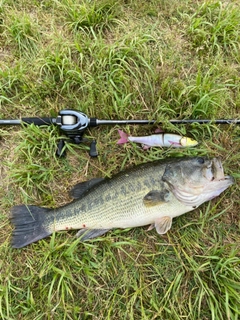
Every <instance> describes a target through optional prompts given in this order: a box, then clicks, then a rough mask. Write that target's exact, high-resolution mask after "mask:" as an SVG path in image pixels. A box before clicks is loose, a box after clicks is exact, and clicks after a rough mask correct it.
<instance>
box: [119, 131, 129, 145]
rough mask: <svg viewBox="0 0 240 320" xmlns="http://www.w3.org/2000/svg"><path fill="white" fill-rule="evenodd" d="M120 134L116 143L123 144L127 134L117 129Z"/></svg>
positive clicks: (126, 140)
mask: <svg viewBox="0 0 240 320" xmlns="http://www.w3.org/2000/svg"><path fill="white" fill-rule="evenodd" d="M118 133H119V135H120V139H119V140H118V142H117V144H123V143H127V142H128V135H127V133H125V132H123V131H122V130H118Z"/></svg>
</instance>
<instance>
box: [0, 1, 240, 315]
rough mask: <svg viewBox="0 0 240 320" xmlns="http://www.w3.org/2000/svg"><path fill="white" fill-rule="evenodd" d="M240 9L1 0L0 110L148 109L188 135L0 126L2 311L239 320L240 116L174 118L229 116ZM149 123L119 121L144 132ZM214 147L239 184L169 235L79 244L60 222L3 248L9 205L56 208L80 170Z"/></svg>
mask: <svg viewBox="0 0 240 320" xmlns="http://www.w3.org/2000/svg"><path fill="white" fill-rule="evenodd" d="M239 35H240V8H239V2H238V1H237V0H235V1H224V0H223V1H201V0H199V1H193V0H192V1H191V0H188V1H187V0H183V1H175V0H173V1H171V2H169V1H165V0H161V1H157V0H152V1H147V2H146V1H140V0H135V1H134V0H131V1H127V0H126V1H124V0H119V1H116V0H98V1H91V0H88V1H87V0H85V1H80V0H79V1H77V0H62V1H57V0H52V1H49V0H43V1H35V0H34V1H32V0H2V1H1V2H0V119H20V118H24V117H34V116H52V117H55V116H56V115H57V113H58V112H59V111H60V110H62V109H68V108H70V109H76V110H78V111H82V112H84V113H86V114H87V115H88V116H89V117H97V118H98V119H149V120H152V119H156V120H158V121H161V122H162V124H161V126H160V127H161V128H162V129H163V130H164V131H165V132H172V133H179V134H182V135H187V136H189V137H192V138H194V139H196V140H197V141H198V142H199V145H198V146H197V147H194V148H186V149H173V148H168V149H162V148H152V149H150V150H147V151H143V150H142V149H141V148H139V146H137V145H135V144H131V143H129V144H126V145H124V146H122V145H117V140H118V138H119V137H118V132H117V129H119V128H120V126H99V127H97V128H92V129H90V130H87V131H86V133H85V137H86V138H88V139H89V140H90V141H91V140H92V139H96V141H97V148H98V152H99V156H98V157H97V158H90V157H89V154H88V152H89V143H86V144H81V145H78V146H76V145H72V144H67V146H66V147H67V155H66V157H65V158H61V159H59V158H57V157H56V155H55V151H56V146H57V143H58V141H59V140H60V139H62V138H63V136H64V135H63V133H62V132H59V130H58V128H56V127H54V126H49V127H45V128H42V127H41V128H40V127H34V126H32V125H31V126H1V127H0V147H1V158H0V173H1V179H0V198H1V203H0V208H1V211H0V226H1V234H0V269H1V274H0V316H1V318H2V319H31V320H32V319H171V320H172V319H222V320H226V319H235V320H237V319H238V318H239V316H240V304H239V294H240V283H239V279H240V267H239V265H240V256H239V244H240V232H239V229H240V220H239V209H240V201H239V178H240V174H239V159H240V156H239V142H240V138H239V132H240V129H239V125H235V124H233V125H228V124H227V125H215V124H214V123H211V124H208V125H199V124H197V123H195V124H193V125H188V126H186V125H178V126H174V125H172V124H170V123H169V122H168V120H170V119H204V118H206V119H211V120H215V119H230V118H232V119H239V110H240V81H239V80H240V78H239V74H240V66H239V62H240V53H239V52H240V50H239V43H240V36H239ZM158 127H159V126H157V125H154V126H130V125H128V126H124V127H121V129H122V130H124V131H126V132H127V133H128V134H132V135H136V136H140V135H149V134H152V133H153V132H154V130H155V129H156V128H158ZM196 155H200V156H202V155H204V156H209V157H220V158H221V159H222V161H223V166H224V170H225V172H226V174H229V175H232V176H233V177H234V178H235V184H234V185H233V186H232V187H230V188H229V189H228V190H226V191H225V192H224V193H223V194H222V195H220V196H219V197H218V198H216V199H214V200H212V201H210V202H208V203H205V204H203V205H202V206H201V207H200V208H198V209H196V210H195V211H193V212H192V213H189V214H186V215H184V216H181V217H179V218H176V219H175V220H174V222H173V227H172V229H171V230H170V231H169V232H168V233H167V235H164V236H159V235H158V234H157V233H156V232H155V230H152V231H147V227H146V228H135V229H131V230H115V231H112V232H109V233H108V234H107V235H105V236H103V237H100V238H98V239H95V240H92V241H89V242H86V243H81V242H79V240H76V238H75V232H62V233H58V234H56V235H54V236H52V237H50V238H46V239H44V240H41V241H39V242H37V243H35V244H32V245H30V246H28V247H26V248H23V249H13V248H11V232H12V225H11V223H10V221H9V213H10V210H11V207H12V206H14V205H17V204H21V203H27V204H35V205H39V206H45V207H58V206H61V205H64V204H66V203H68V202H69V201H71V197H70V196H69V190H70V189H71V187H72V186H73V185H75V184H76V183H78V182H80V181H84V180H88V179H91V178H93V177H106V176H107V177H111V176H112V175H113V174H115V173H117V172H119V171H120V170H124V169H125V168H128V167H130V166H134V165H136V164H139V163H142V162H147V161H152V160H156V159H165V158H169V157H182V156H196Z"/></svg>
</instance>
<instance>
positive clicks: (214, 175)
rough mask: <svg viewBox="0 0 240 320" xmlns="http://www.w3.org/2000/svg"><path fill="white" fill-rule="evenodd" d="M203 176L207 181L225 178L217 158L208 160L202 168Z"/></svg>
mask: <svg viewBox="0 0 240 320" xmlns="http://www.w3.org/2000/svg"><path fill="white" fill-rule="evenodd" d="M203 176H204V177H205V178H206V179H207V180H208V181H213V180H218V181H219V180H223V179H225V176H224V170H223V166H222V162H221V160H220V159H219V158H214V159H212V160H210V161H209V164H208V165H207V166H206V167H205V168H204V169H203Z"/></svg>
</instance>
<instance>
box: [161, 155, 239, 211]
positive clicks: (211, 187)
mask: <svg viewBox="0 0 240 320" xmlns="http://www.w3.org/2000/svg"><path fill="white" fill-rule="evenodd" d="M197 161H198V163H200V165H199V166H198V168H199V171H198V174H197V175H196V176H195V172H194V171H195V170H193V171H192V176H191V175H190V176H189V175H187V174H186V173H184V170H185V169H184V168H182V170H183V171H182V179H179V180H180V183H178V182H177V181H176V180H175V181H174V182H175V183H174V184H173V183H171V182H170V181H166V180H165V182H167V183H168V185H169V186H170V189H171V191H172V192H173V194H174V195H175V197H176V198H177V199H178V200H179V201H180V202H182V203H183V204H185V205H187V206H192V207H194V208H196V207H198V206H199V205H201V204H202V203H203V202H205V201H209V200H211V199H213V198H215V197H217V196H218V195H220V194H221V193H222V192H223V191H224V190H225V189H227V188H228V187H229V186H230V185H232V184H233V183H234V179H233V177H231V176H228V175H224V170H223V166H222V163H221V160H220V159H219V158H213V159H211V160H210V159H209V160H207V159H204V158H197ZM201 162H202V163H201ZM196 170H197V166H196ZM172 182H173V181H172Z"/></svg>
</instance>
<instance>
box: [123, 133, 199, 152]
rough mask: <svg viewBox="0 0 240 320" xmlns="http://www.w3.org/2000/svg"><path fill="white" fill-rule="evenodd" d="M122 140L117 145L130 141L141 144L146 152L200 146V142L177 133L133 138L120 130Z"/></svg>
mask: <svg viewBox="0 0 240 320" xmlns="http://www.w3.org/2000/svg"><path fill="white" fill-rule="evenodd" d="M118 133H119V135H120V139H119V140H118V142H117V144H124V143H127V142H128V141H131V142H136V143H141V144H142V146H143V149H144V150H147V149H149V148H151V147H174V148H183V147H195V146H196V145H198V142H197V141H196V140H194V139H192V138H189V137H184V136H180V135H178V134H175V133H163V132H162V133H158V134H152V135H150V136H143V137H133V136H129V135H128V134H127V133H125V132H123V131H122V130H118Z"/></svg>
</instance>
